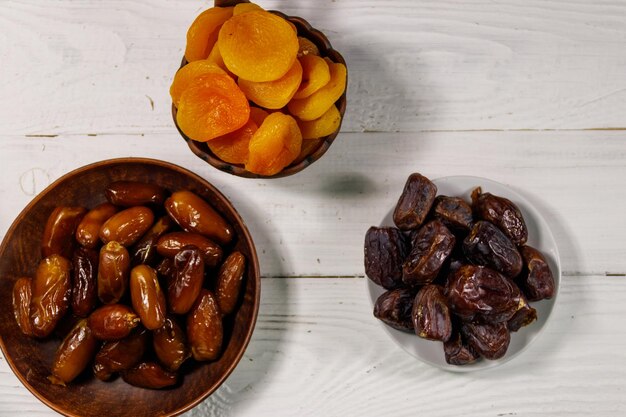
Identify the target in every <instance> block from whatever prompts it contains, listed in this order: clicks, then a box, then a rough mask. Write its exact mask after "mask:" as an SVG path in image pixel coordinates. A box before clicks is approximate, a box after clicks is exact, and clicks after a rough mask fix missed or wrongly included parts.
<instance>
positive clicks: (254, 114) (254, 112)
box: [250, 107, 269, 126]
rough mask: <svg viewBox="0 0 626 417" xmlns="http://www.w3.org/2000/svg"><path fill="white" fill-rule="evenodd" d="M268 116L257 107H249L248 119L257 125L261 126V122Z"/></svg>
mask: <svg viewBox="0 0 626 417" xmlns="http://www.w3.org/2000/svg"><path fill="white" fill-rule="evenodd" d="M268 115H269V113H268V112H266V111H265V110H263V109H261V108H259V107H250V119H251V120H252V121H253V122H254V123H255V124H256V125H257V126H261V125H262V124H263V120H265V118H266V117H267V116H268Z"/></svg>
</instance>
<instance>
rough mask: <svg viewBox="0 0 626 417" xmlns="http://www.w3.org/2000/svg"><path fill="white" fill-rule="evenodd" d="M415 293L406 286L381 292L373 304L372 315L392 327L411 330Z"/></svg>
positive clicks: (412, 328)
mask: <svg viewBox="0 0 626 417" xmlns="http://www.w3.org/2000/svg"><path fill="white" fill-rule="evenodd" d="M414 300H415V293H414V292H413V291H411V290H409V289H407V288H396V289H395V290H389V291H386V292H384V293H382V294H381V295H380V296H379V297H378V299H377V300H376V303H375V304H374V317H376V318H377V319H379V320H382V321H383V322H384V323H385V324H387V325H389V326H391V327H393V328H394V329H398V330H404V331H411V332H412V331H413V330H414V327H413V317H412V316H411V311H412V309H413V301H414Z"/></svg>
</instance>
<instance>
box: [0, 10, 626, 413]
mask: <svg viewBox="0 0 626 417" xmlns="http://www.w3.org/2000/svg"><path fill="white" fill-rule="evenodd" d="M210 4H211V2H210V1H207V0H205V1H202V2H197V1H191V0H184V1H183V0H176V1H166V0H151V1H113V0H104V1H97V0H84V1H81V2H74V1H68V0H63V1H58V2H54V3H51V2H47V1H43V0H41V1H0V63H2V65H0V198H1V199H2V205H0V238H1V237H3V235H4V234H5V232H6V230H7V228H8V227H9V225H10V224H11V222H12V221H13V219H14V218H15V216H17V214H18V213H19V211H20V210H21V209H22V208H23V207H24V206H25V205H26V204H27V203H28V201H30V199H32V198H33V197H34V195H36V193H38V192H39V191H41V190H42V189H43V188H45V186H47V185H48V184H49V183H50V182H51V181H53V180H55V179H57V178H58V177H60V176H61V175H63V174H64V173H66V172H68V171H70V170H72V169H74V168H77V167H79V166H82V165H85V164H87V163H91V162H95V161H98V160H101V159H106V158H114V157H124V156H142V157H153V158H159V159H165V160H168V161H171V162H174V163H177V164H179V165H181V166H184V167H187V168H188V169H190V170H192V171H194V172H196V173H198V174H200V175H202V176H204V177H205V178H207V179H208V180H209V181H211V182H212V183H214V184H215V185H216V186H217V187H218V188H219V189H221V190H222V191H223V192H224V194H226V195H227V196H228V197H229V198H230V199H231V200H232V201H233V203H234V204H235V206H236V207H237V208H238V210H239V211H240V213H241V214H242V216H243V217H244V219H245V220H246V222H247V224H248V226H249V228H250V230H251V232H252V234H253V236H254V239H255V242H256V244H257V248H258V251H259V255H260V262H261V268H262V271H263V275H264V277H265V278H264V279H263V294H262V307H261V311H260V317H259V321H258V324H257V328H256V330H255V334H254V336H253V340H252V342H251V344H250V347H249V349H248V350H247V352H246V356H245V357H244V359H243V360H242V362H241V364H240V365H239V366H238V368H237V369H236V371H235V372H234V373H233V375H232V376H231V377H230V378H229V379H228V380H227V382H226V383H225V384H224V386H223V387H222V388H221V389H220V390H219V391H218V392H217V393H216V394H215V395H213V396H212V397H211V398H209V399H208V400H207V401H205V402H204V403H203V404H202V405H200V406H199V407H197V408H196V409H194V410H193V411H191V412H190V413H188V415H189V416H191V417H199V416H205V415H208V416H291V415H305V416H381V415H415V414H420V415H421V414H424V415H429V416H460V415H463V416H465V415H472V416H498V415H500V416H503V415H517V416H563V417H564V416H568V417H570V416H578V415H580V416H582V415H590V414H593V415H602V416H619V415H624V414H625V413H626V395H625V394H624V387H626V354H625V353H624V352H625V349H624V347H625V346H626V333H625V328H624V326H623V323H622V322H623V317H624V316H626V303H624V302H623V300H624V297H625V296H626V278H625V277H624V275H626V261H625V260H624V255H625V253H626V245H625V244H624V236H625V235H626V216H625V215H624V213H626V137H625V136H626V116H625V114H626V1H624V0H621V1H617V0H613V1H611V0H606V1H601V2H600V1H589V0H577V1H556V0H503V1H498V2H483V1H473V0H472V1H461V0H454V1H453V0H447V1H422V0H381V1H372V0H369V1H365V0H320V1H312V0H309V1H304V0H297V1H295V0H292V1H275V0H274V1H262V2H261V4H262V5H263V6H265V7H267V8H276V9H280V10H282V11H284V12H286V13H287V14H292V15H300V16H303V17H305V18H307V19H308V20H309V21H310V22H311V23H312V24H313V25H314V26H316V27H318V28H320V29H322V30H324V31H325V32H326V33H327V34H328V35H329V37H330V38H331V41H332V42H333V45H334V46H335V47H336V48H337V49H338V50H340V51H341V52H342V53H343V54H344V56H345V57H346V60H347V61H348V64H349V71H350V84H349V109H348V113H347V115H346V120H345V123H344V129H343V131H344V132H345V133H342V134H341V135H340V136H339V138H338V140H337V141H336V142H335V144H334V145H333V146H332V147H331V149H330V151H329V152H328V153H327V155H326V156H325V157H324V158H323V159H322V160H320V161H318V162H317V163H315V164H314V165H313V166H312V167H310V168H308V169H307V170H306V171H304V172H302V173H300V174H298V175H296V176H293V177H289V178H285V179H280V180H271V181H267V180H246V179H242V178H236V177H232V176H228V175H226V174H223V173H221V172H218V171H216V170H215V169H213V168H211V167H210V166H208V165H206V164H205V163H204V162H202V161H201V160H199V159H198V158H196V157H195V156H194V155H193V154H191V153H190V152H189V151H188V150H187V148H186V146H185V145H184V143H183V142H182V140H181V139H180V138H179V137H178V134H177V132H176V130H175V128H174V127H173V125H172V122H171V116H170V113H169V112H170V101H169V96H168V88H169V84H170V81H171V78H172V75H173V73H174V71H175V70H176V68H177V66H178V64H177V63H178V61H179V57H180V56H181V55H182V51H183V48H184V44H183V42H184V37H185V32H186V28H187V26H188V24H189V23H190V22H191V20H192V19H193V17H194V16H195V15H196V14H197V13H198V12H199V11H200V10H202V9H204V8H206V7H208V6H209V5H210ZM598 128H600V129H603V130H590V129H598ZM42 135H43V136H52V137H41V136H42ZM414 171H419V172H422V173H423V174H425V175H427V176H430V177H433V178H435V177H441V176H446V175H474V176H482V177H487V178H490V179H493V180H496V181H500V182H503V183H506V184H509V185H511V186H512V187H514V188H515V189H516V190H517V191H519V192H520V193H522V194H523V195H524V196H525V197H527V198H528V199H529V200H531V201H532V202H533V203H534V204H535V205H536V206H537V207H538V208H539V209H540V210H541V211H542V212H543V213H544V215H545V216H546V218H547V220H548V222H549V223H550V224H551V227H552V230H553V232H554V233H555V237H556V240H557V243H558V244H559V249H560V252H561V261H562V267H563V271H564V278H563V280H562V282H563V284H562V289H561V294H560V299H559V300H558V304H557V307H556V310H555V312H554V318H553V320H552V322H551V323H549V325H548V326H547V329H546V332H545V334H544V335H542V336H541V337H540V338H539V339H538V340H537V342H536V343H535V344H534V345H533V346H532V347H531V348H530V349H529V350H528V351H527V352H525V353H524V354H522V355H521V356H520V357H518V358H516V359H514V360H513V361H512V362H511V363H509V364H507V365H505V366H502V367H501V368H497V369H495V370H492V371H488V372H480V373H476V374H469V375H456V374H449V373H445V372H441V371H438V370H436V369H433V368H430V367H428V366H426V365H424V364H421V363H419V362H417V361H416V360H414V359H413V358H411V357H409V356H408V355H406V354H405V353H404V352H403V351H401V350H400V349H399V348H397V347H396V346H395V345H393V343H392V342H391V341H390V340H389V339H388V338H387V336H386V334H385V333H384V332H383V331H382V330H381V329H380V327H379V324H378V323H376V321H375V320H374V319H373V318H372V316H371V309H370V306H369V304H368V301H367V293H366V289H365V282H364V278H362V275H363V266H362V240H363V235H364V233H365V231H366V230H367V228H368V227H369V226H370V225H372V224H377V223H378V221H379V220H380V219H381V218H382V217H383V216H384V215H385V214H386V213H387V211H388V210H389V209H390V208H391V207H392V206H393V204H394V203H395V201H396V200H397V197H398V195H399V193H400V192H401V189H402V186H403V184H404V181H405V179H406V177H407V176H408V175H409V174H410V173H411V172H414ZM276 277H281V278H276ZM303 277H305V278H303ZM306 277H316V278H306ZM321 277H337V278H321ZM18 414H25V415H29V416H37V417H43V416H54V415H56V414H55V413H54V412H53V411H51V410H49V409H48V408H47V407H45V406H44V405H42V404H41V403H39V402H38V400H36V399H35V397H33V396H32V395H31V394H30V393H29V392H28V391H27V390H26V389H25V388H24V387H23V386H21V384H20V383H19V382H18V380H17V379H16V378H15V377H14V376H13V374H12V373H11V371H10V369H9V367H8V366H7V364H6V362H5V361H4V358H2V357H0V416H13V415H18Z"/></svg>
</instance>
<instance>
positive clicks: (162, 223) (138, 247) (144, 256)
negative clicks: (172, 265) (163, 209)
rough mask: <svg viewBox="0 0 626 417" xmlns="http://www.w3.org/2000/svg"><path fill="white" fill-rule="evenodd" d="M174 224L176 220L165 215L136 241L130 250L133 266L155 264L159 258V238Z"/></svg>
mask: <svg viewBox="0 0 626 417" xmlns="http://www.w3.org/2000/svg"><path fill="white" fill-rule="evenodd" d="M173 226H174V221H173V220H172V219H171V218H170V217H169V216H163V217H161V218H160V219H159V220H157V221H156V222H155V223H154V225H153V226H152V227H151V228H150V230H148V232H147V233H146V234H145V235H144V236H143V237H142V238H141V240H139V242H137V243H135V245H134V246H133V247H132V249H131V250H130V253H131V263H132V265H133V266H136V265H140V264H145V265H150V266H153V264H154V263H155V262H156V260H157V255H158V253H157V243H158V241H159V238H160V237H161V236H163V235H164V234H165V233H167V232H168V231H169V230H170V229H171V228H172V227H173Z"/></svg>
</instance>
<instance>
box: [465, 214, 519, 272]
mask: <svg viewBox="0 0 626 417" xmlns="http://www.w3.org/2000/svg"><path fill="white" fill-rule="evenodd" d="M463 252H464V253H465V256H466V257H467V259H469V260H470V261H471V262H472V263H474V264H477V265H483V266H488V267H490V268H492V269H495V270H496V271H498V272H501V273H503V274H504V275H506V276H507V277H511V278H514V277H516V276H518V275H519V273H520V272H521V271H522V256H521V255H520V253H519V251H518V250H517V248H516V247H515V245H514V244H513V242H511V240H510V239H509V238H508V237H507V236H506V235H505V234H504V233H502V232H501V231H500V229H498V228H497V227H496V226H494V225H493V224H492V223H489V222H486V221H479V222H476V224H475V225H474V227H473V228H472V231H471V232H470V234H469V235H467V237H466V238H465V240H464V241H463Z"/></svg>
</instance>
